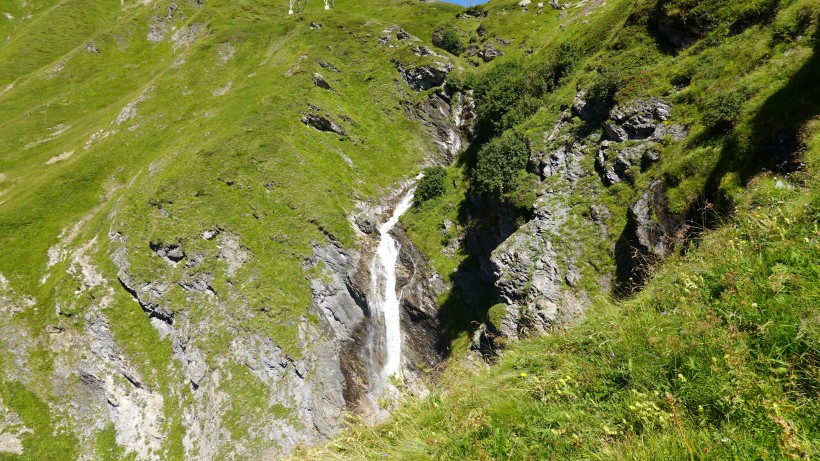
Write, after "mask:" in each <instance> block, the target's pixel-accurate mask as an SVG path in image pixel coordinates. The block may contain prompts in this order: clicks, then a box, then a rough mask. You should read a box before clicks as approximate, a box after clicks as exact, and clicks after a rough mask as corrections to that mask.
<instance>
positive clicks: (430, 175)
mask: <svg viewBox="0 0 820 461" xmlns="http://www.w3.org/2000/svg"><path fill="white" fill-rule="evenodd" d="M446 187H447V170H445V169H444V168H442V167H440V166H431V167H429V168H425V169H424V177H423V178H421V180H420V181H419V185H418V186H417V187H416V193H415V195H414V197H413V202H414V204H415V205H416V206H419V205H421V204H422V203H424V202H426V201H428V200H430V199H434V198H436V197H439V196H441V195H443V194H444V192H445V190H446Z"/></svg>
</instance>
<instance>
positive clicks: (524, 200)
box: [502, 170, 538, 210]
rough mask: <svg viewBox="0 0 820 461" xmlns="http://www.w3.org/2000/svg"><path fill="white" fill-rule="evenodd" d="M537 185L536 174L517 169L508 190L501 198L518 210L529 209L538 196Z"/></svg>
mask: <svg viewBox="0 0 820 461" xmlns="http://www.w3.org/2000/svg"><path fill="white" fill-rule="evenodd" d="M537 187H538V176H536V175H534V174H532V173H529V172H527V171H526V170H518V173H517V174H516V176H515V178H514V179H513V181H512V183H511V184H510V190H509V191H508V192H507V193H505V194H504V196H503V197H502V200H503V201H504V203H507V204H508V205H511V206H512V207H514V208H517V209H519V210H529V209H530V208H532V204H533V203H535V200H536V199H537V198H538V196H537V194H536V189H537Z"/></svg>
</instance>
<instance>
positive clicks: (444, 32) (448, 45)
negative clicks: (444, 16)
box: [439, 27, 464, 56]
mask: <svg viewBox="0 0 820 461" xmlns="http://www.w3.org/2000/svg"><path fill="white" fill-rule="evenodd" d="M439 34H440V35H441V48H442V49H444V50H447V51H448V52H450V53H452V54H454V55H456V56H458V55H460V54H461V53H463V52H464V42H462V41H461V37H460V36H459V35H458V32H457V31H456V29H455V28H454V27H445V28H444V29H441V30H440V31H439Z"/></svg>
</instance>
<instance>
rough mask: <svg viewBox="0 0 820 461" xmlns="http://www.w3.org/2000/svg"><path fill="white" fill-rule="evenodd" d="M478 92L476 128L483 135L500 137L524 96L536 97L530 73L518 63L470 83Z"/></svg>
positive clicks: (504, 64)
mask: <svg viewBox="0 0 820 461" xmlns="http://www.w3.org/2000/svg"><path fill="white" fill-rule="evenodd" d="M470 86H472V87H473V88H474V90H475V93H474V94H475V101H476V115H477V117H476V128H477V129H478V131H479V132H483V133H487V134H490V133H500V132H501V131H503V130H504V129H505V128H509V126H508V125H507V124H506V123H505V122H504V116H505V115H506V114H507V113H508V112H510V111H512V110H514V109H515V108H516V107H518V106H519V105H520V104H521V102H522V100H523V99H524V96H526V95H528V94H531V93H533V91H532V89H531V80H530V79H529V78H528V75H527V70H526V68H525V67H524V66H522V65H521V64H520V63H519V62H516V61H504V62H501V63H499V64H498V65H496V66H495V67H493V68H491V69H490V70H489V71H487V72H486V73H484V74H482V75H481V76H480V77H478V78H474V79H473V80H472V81H471V82H470Z"/></svg>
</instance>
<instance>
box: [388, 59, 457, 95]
mask: <svg viewBox="0 0 820 461" xmlns="http://www.w3.org/2000/svg"><path fill="white" fill-rule="evenodd" d="M394 64H395V65H396V69H397V70H398V71H399V74H401V78H402V79H403V80H404V81H405V82H407V84H408V85H409V86H410V88H412V89H413V90H415V91H424V90H429V89H430V88H433V87H438V86H441V85H443V84H444V79H446V78H447V75H448V74H449V73H450V71H451V70H452V66H451V65H450V64H447V63H435V64H432V65H429V66H419V67H405V65H404V64H402V63H400V62H398V61H396V62H394Z"/></svg>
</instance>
